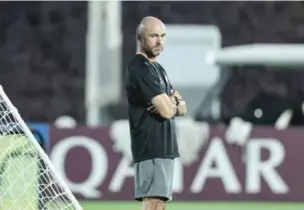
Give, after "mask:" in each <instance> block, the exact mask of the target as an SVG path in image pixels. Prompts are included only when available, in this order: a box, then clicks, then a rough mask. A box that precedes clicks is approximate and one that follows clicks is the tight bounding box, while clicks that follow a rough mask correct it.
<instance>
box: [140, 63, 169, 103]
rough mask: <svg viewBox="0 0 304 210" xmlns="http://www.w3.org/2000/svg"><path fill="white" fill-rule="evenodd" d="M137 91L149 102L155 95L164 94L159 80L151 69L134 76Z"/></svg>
mask: <svg viewBox="0 0 304 210" xmlns="http://www.w3.org/2000/svg"><path fill="white" fill-rule="evenodd" d="M136 80H137V84H138V88H139V90H140V91H141V92H142V94H143V96H144V98H145V99H146V100H147V101H149V102H150V101H151V99H152V98H154V97H155V96H157V95H160V94H163V93H166V91H165V89H164V87H163V85H162V84H161V79H160V77H159V76H158V75H156V74H155V72H154V71H153V70H151V69H148V68H147V69H145V70H143V71H142V72H140V73H139V74H138V75H137V76H136Z"/></svg>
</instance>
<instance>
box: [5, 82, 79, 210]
mask: <svg viewBox="0 0 304 210" xmlns="http://www.w3.org/2000/svg"><path fill="white" fill-rule="evenodd" d="M81 209H82V208H81V207H80V205H79V203H78V202H77V200H76V199H75V197H74V196H73V194H72V192H71V191H70V190H69V188H68V187H67V186H66V184H65V183H64V181H63V180H62V179H61V178H60V176H59V175H58V174H57V172H56V170H55V169H54V167H53V165H52V163H51V162H50V160H49V158H48V156H47V155H46V153H45V152H44V151H43V149H42V148H41V147H40V145H39V144H38V142H37V141H36V139H35V137H34V136H33V134H32V133H31V131H30V129H29V128H28V127H27V126H26V124H25V123H24V121H23V119H22V118H21V117H20V115H19V113H18V111H17V109H16V108H15V107H14V106H13V104H12V103H11V101H10V100H9V98H8V97H7V96H6V94H5V92H4V90H3V88H2V86H0V210H81Z"/></svg>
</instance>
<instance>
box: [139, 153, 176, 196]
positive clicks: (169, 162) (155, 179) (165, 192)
mask: <svg viewBox="0 0 304 210" xmlns="http://www.w3.org/2000/svg"><path fill="white" fill-rule="evenodd" d="M173 169H174V160H173V159H162V158H155V159H151V160H145V161H142V162H139V163H135V164H134V170H135V173H134V184H135V199H136V200H138V201H142V199H143V198H148V197H154V198H159V199H161V200H164V201H170V200H172V184H173Z"/></svg>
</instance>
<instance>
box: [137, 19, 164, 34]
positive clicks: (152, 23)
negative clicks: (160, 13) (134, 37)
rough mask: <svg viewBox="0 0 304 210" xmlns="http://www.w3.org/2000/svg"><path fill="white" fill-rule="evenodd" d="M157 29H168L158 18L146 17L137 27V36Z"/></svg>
mask: <svg viewBox="0 0 304 210" xmlns="http://www.w3.org/2000/svg"><path fill="white" fill-rule="evenodd" d="M156 27H161V28H163V29H166V26H165V24H164V23H163V22H162V21H161V20H160V19H158V18H156V17H152V16H148V17H145V18H144V19H142V20H141V21H140V23H139V25H138V27H137V31H136V33H137V34H143V33H145V32H146V31H147V30H151V29H154V28H156Z"/></svg>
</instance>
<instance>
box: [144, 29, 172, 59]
mask: <svg viewBox="0 0 304 210" xmlns="http://www.w3.org/2000/svg"><path fill="white" fill-rule="evenodd" d="M165 36H166V29H165V27H164V26H162V25H152V26H151V27H147V28H146V30H144V31H143V33H142V35H141V39H140V44H141V47H142V49H143V50H144V52H145V53H146V54H147V56H148V57H157V56H159V55H160V53H161V52H162V51H163V50H164V42H165Z"/></svg>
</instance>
